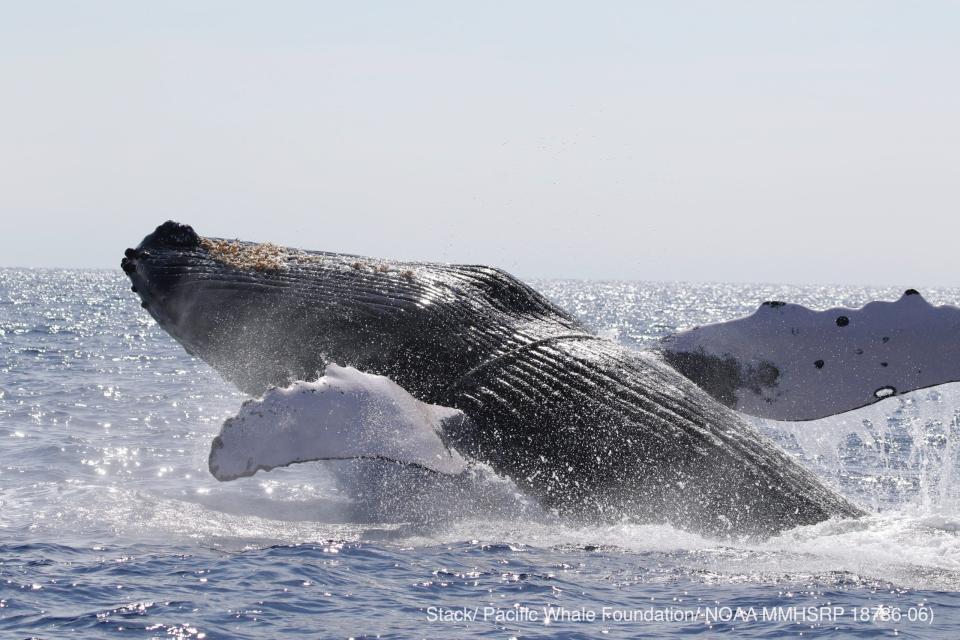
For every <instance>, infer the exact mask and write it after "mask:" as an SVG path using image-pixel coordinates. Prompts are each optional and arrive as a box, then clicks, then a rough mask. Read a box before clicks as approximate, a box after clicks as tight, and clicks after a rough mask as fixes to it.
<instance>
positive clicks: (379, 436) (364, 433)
mask: <svg viewBox="0 0 960 640" xmlns="http://www.w3.org/2000/svg"><path fill="white" fill-rule="evenodd" d="M465 420H466V417H465V416H464V415H463V412H461V411H458V410H457V409H450V408H447V407H441V406H437V405H431V404H426V403H424V402H420V401H419V400H417V399H416V398H414V397H413V396H411V395H410V394H409V393H407V392H406V391H404V390H403V389H402V388H401V387H400V386H399V385H397V384H395V383H394V382H392V381H391V380H390V379H388V378H385V377H383V376H376V375H371V374H367V373H363V372H361V371H357V370H356V369H354V368H352V367H340V366H337V365H335V364H331V365H328V366H327V369H326V372H325V374H324V375H323V376H322V377H321V378H320V379H319V380H316V381H315V382H304V381H297V382H295V383H293V384H292V385H290V386H289V387H285V388H274V389H271V390H270V391H268V392H267V393H266V394H264V396H263V398H261V399H258V400H251V401H249V402H247V403H246V404H244V405H243V407H242V408H241V409H240V412H239V413H238V414H237V415H236V416H234V417H232V418H229V419H227V421H226V422H224V423H223V428H222V429H221V431H220V435H218V436H217V437H216V438H214V440H213V444H212V446H211V448H210V460H209V466H210V473H212V474H213V476H214V477H215V478H217V479H218V480H221V481H226V480H236V479H237V478H243V477H246V476H252V475H253V474H255V473H256V472H257V471H269V470H271V469H275V468H277V467H285V466H288V465H291V464H294V463H298V462H312V461H316V460H349V459H356V458H366V459H379V460H388V461H392V462H397V463H400V464H405V465H412V466H417V467H421V468H424V469H427V470H430V471H434V472H437V473H444V474H459V473H461V472H462V471H463V470H464V469H466V467H467V463H466V461H465V460H464V459H463V458H462V457H461V456H460V454H459V453H457V451H455V450H454V449H451V448H449V447H447V445H446V444H445V443H444V442H443V440H442V436H443V432H444V428H445V427H447V428H462V426H463V425H462V424H461V423H463V422H464V421H465ZM452 423H457V425H456V426H455V427H454V425H452Z"/></svg>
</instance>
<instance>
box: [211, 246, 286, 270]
mask: <svg viewBox="0 0 960 640" xmlns="http://www.w3.org/2000/svg"><path fill="white" fill-rule="evenodd" d="M200 246H202V247H203V248H204V249H206V251H207V253H208V254H210V257H211V258H213V259H214V260H216V261H217V262H221V263H223V264H225V265H227V266H230V267H233V268H234V269H245V270H254V271H281V270H283V269H285V268H286V266H287V258H288V253H287V250H286V249H285V248H283V247H281V246H278V245H275V244H273V243H270V242H265V243H263V244H249V243H245V242H238V241H236V240H211V239H209V238H201V240H200Z"/></svg>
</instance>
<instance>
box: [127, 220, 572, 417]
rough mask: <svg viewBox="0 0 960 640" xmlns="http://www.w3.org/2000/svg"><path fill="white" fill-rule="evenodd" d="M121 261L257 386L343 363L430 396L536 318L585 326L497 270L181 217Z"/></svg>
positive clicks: (217, 357) (168, 324) (178, 322)
mask: <svg viewBox="0 0 960 640" xmlns="http://www.w3.org/2000/svg"><path fill="white" fill-rule="evenodd" d="M121 268H122V269H123V270H124V272H126V274H127V275H128V276H129V278H130V280H131V283H132V289H133V291H135V292H136V293H137V294H138V295H139V296H140V299H141V304H142V306H143V307H144V308H145V309H146V310H147V311H148V312H149V313H150V314H151V315H152V316H153V317H154V319H156V321H157V322H158V323H159V324H160V325H161V326H162V327H163V328H164V329H165V330H166V331H167V332H168V333H170V334H171V335H172V336H173V337H174V338H175V339H176V340H177V341H178V342H180V343H181V344H182V345H183V346H184V347H185V348H186V350H187V351H188V352H189V353H191V354H192V355H196V356H197V357H200V358H202V359H203V360H205V361H206V362H208V363H209V364H211V365H212V366H213V367H214V368H215V369H217V370H218V371H219V372H220V373H221V375H223V376H224V377H225V378H226V379H228V380H230V381H231V382H233V383H235V384H236V385H237V386H238V387H239V388H240V389H241V390H243V391H246V392H248V393H254V394H259V393H262V392H263V391H264V390H266V389H267V388H269V387H270V386H276V385H286V384H289V383H290V382H292V381H293V380H312V379H316V378H317V377H318V376H319V375H321V374H322V372H323V370H324V369H325V368H326V365H327V364H329V363H331V362H336V363H338V364H341V365H349V366H353V367H356V368H357V369H360V370H363V371H367V372H370V373H376V374H380V375H387V376H390V377H391V378H393V379H394V380H396V381H397V382H398V383H400V384H401V385H402V386H403V387H404V388H406V389H407V390H408V391H410V392H411V393H414V394H415V395H418V396H419V397H421V398H422V399H430V398H431V395H430V392H431V391H435V390H436V389H438V388H441V387H443V385H444V381H445V380H449V379H451V378H456V377H457V376H458V375H460V374H462V373H463V372H464V371H466V370H469V368H471V367H473V366H476V365H477V364H479V363H480V362H482V361H484V360H485V359H486V358H489V357H490V355H491V351H492V350H493V351H495V350H498V349H502V348H503V346H504V344H505V343H506V344H509V342H510V341H511V340H514V339H517V340H521V341H523V340H533V339H536V338H537V337H538V336H536V335H532V336H523V335H522V331H518V328H519V329H522V326H523V325H524V324H525V323H526V322H528V321H529V320H531V319H532V318H536V319H537V320H538V322H537V323H536V325H537V326H538V327H541V326H544V323H543V319H544V318H548V319H551V320H552V321H554V322H555V323H557V324H558V325H561V326H560V328H559V329H558V330H563V329H564V328H565V327H567V326H573V325H574V324H575V322H574V321H573V320H572V319H571V318H569V316H567V315H566V314H564V313H563V312H561V311H559V310H557V309H556V308H555V307H554V306H553V305H551V304H550V303H549V302H548V301H546V300H545V299H544V298H542V297H541V296H540V295H539V294H537V293H536V292H534V291H533V290H532V289H530V288H529V287H527V286H526V285H524V284H522V283H520V282H519V281H517V280H515V279H514V278H512V277H511V276H509V275H508V274H506V273H504V272H502V271H499V270H497V269H491V268H489V267H480V266H468V265H445V264H434V263H423V262H398V261H394V260H384V259H377V258H365V257H361V256H355V255H347V254H338V253H329V252H321V251H303V250H299V249H292V248H288V247H281V246H277V245H274V244H269V243H266V244H258V243H252V242H241V241H234V240H224V239H220V238H206V237H203V236H200V235H198V234H197V233H196V232H195V231H194V230H193V228H191V227H190V226H188V225H185V224H180V223H177V222H173V221H168V222H165V223H163V224H162V225H160V226H159V227H157V229H156V230H155V231H153V232H152V233H151V234H149V235H148V236H146V237H145V238H144V239H143V241H142V242H141V243H140V244H139V245H138V246H137V247H136V248H131V249H127V250H126V252H125V256H124V258H123V260H122V262H121ZM517 336H519V337H517ZM418 391H419V393H418Z"/></svg>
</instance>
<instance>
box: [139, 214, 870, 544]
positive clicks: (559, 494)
mask: <svg viewBox="0 0 960 640" xmlns="http://www.w3.org/2000/svg"><path fill="white" fill-rule="evenodd" d="M263 255H267V256H268V258H269V260H267V261H266V262H264V261H263V260H261V257H262V256H263ZM237 256H239V258H238V257H237ZM121 266H122V268H123V270H124V271H125V272H126V273H127V274H128V276H129V277H130V280H131V281H132V283H133V290H134V291H135V292H136V293H138V294H139V296H140V298H141V300H142V305H143V307H144V308H145V309H146V310H147V311H148V312H149V313H150V314H151V315H152V316H153V317H154V318H155V319H156V320H157V322H158V323H159V324H160V325H161V326H162V327H163V328H164V329H165V330H166V331H167V332H169V333H170V334H171V335H172V336H173V337H174V338H175V339H176V340H178V341H179V342H180V343H181V344H182V345H183V346H184V347H185V348H186V349H187V351H189V352H190V353H191V354H194V355H196V356H198V357H200V358H202V359H203V360H205V361H207V362H208V363H209V364H210V365H212V366H213V367H214V368H215V369H216V370H217V371H218V372H220V374H221V375H223V377H224V378H226V379H227V380H230V381H232V382H233V383H235V384H236V385H237V386H238V387H239V388H240V389H242V390H243V391H246V392H248V393H251V394H259V393H262V392H263V391H264V390H266V389H267V388H268V387H269V386H271V385H282V384H286V383H288V382H290V381H292V380H295V379H315V378H316V377H317V376H318V374H319V373H321V372H322V371H323V369H324V367H325V365H326V364H327V363H328V362H336V363H338V364H341V365H349V366H353V367H356V368H357V369H360V370H362V371H366V372H369V373H375V374H380V375H385V376H389V377H390V378H392V379H393V380H394V381H396V382H397V383H398V384H400V385H401V386H402V387H404V388H405V389H406V390H407V391H409V392H410V393H411V394H413V395H414V396H415V397H417V398H418V399H420V400H422V401H425V402H429V403H434V404H442V405H446V406H451V407H456V408H458V409H461V410H463V411H464V412H465V413H466V415H467V416H468V417H469V419H470V420H469V421H465V422H464V423H463V425H462V426H461V428H459V429H455V428H451V429H450V431H449V432H448V433H447V434H446V437H447V438H449V440H450V441H451V442H452V443H453V444H454V445H455V446H456V447H457V448H458V450H460V451H461V452H462V453H464V454H466V455H469V456H472V457H473V458H475V459H477V460H481V461H484V462H487V463H489V464H490V465H491V466H492V467H494V468H495V469H496V470H497V471H499V472H501V473H504V474H507V475H509V476H510V477H511V478H512V479H513V480H514V481H515V482H516V483H517V484H518V485H519V486H520V487H522V488H523V489H524V490H526V491H529V492H531V493H532V494H533V495H535V496H537V497H538V499H539V500H540V501H541V502H542V503H543V504H544V505H545V506H547V507H549V508H552V509H555V510H556V511H558V512H560V513H561V514H565V515H567V516H569V517H575V518H583V519H590V520H601V521H621V520H622V519H624V518H628V519H630V520H631V521H634V522H636V521H640V522H655V523H669V524H671V525H674V526H677V527H681V528H684V529H687V530H693V531H697V532H701V533H705V534H708V535H714V536H736V537H740V536H748V537H765V536H769V535H772V534H776V533H778V532H780V531H783V530H785V529H788V528H792V527H795V526H798V525H805V524H813V523H817V522H820V521H823V520H826V519H828V518H831V517H856V516H859V515H862V514H863V512H862V511H861V509H859V508H858V507H856V506H855V505H853V504H851V503H850V502H848V501H847V500H846V499H844V498H843V497H841V496H839V495H838V494H837V493H835V492H834V491H833V490H831V489H830V488H828V487H827V486H825V485H824V484H823V483H822V482H821V481H820V480H818V479H817V478H816V477H815V476H814V475H813V474H812V473H811V472H809V471H807V470H806V469H804V468H802V467H801V466H800V465H799V464H797V463H796V462H794V461H793V460H792V459H791V458H790V457H789V456H787V455H785V454H784V453H783V452H781V451H780V450H779V449H778V448H777V447H776V446H775V445H774V444H772V443H771V442H770V441H768V440H767V439H765V438H764V437H762V436H761V435H760V434H759V433H757V432H756V430H754V429H753V428H752V427H751V426H749V425H748V424H746V423H745V422H744V421H743V420H742V419H741V418H740V417H739V416H738V415H737V414H735V413H734V412H733V411H731V410H730V409H728V408H727V407H724V406H722V405H721V404H720V403H718V402H717V401H716V400H714V399H712V398H711V397H710V396H709V395H707V393H706V392H704V391H702V390H701V389H700V388H698V387H697V386H696V385H694V384H693V383H692V382H691V381H690V380H688V379H687V378H685V377H683V376H682V375H680V374H679V373H677V372H676V371H675V370H674V369H673V368H671V367H670V366H669V365H668V364H667V363H666V362H664V361H663V359H662V358H661V357H660V356H658V355H656V354H654V353H638V352H635V351H632V350H629V349H627V348H625V347H622V346H620V345H618V344H616V343H614V342H612V341H609V340H605V339H601V338H599V337H597V336H595V335H592V334H591V333H590V332H589V331H588V330H587V329H586V328H585V327H584V326H583V325H581V324H580V323H579V322H578V321H577V320H576V319H574V318H573V317H571V316H570V315H569V314H567V313H566V312H564V311H563V310H561V309H559V308H557V307H556V306H555V305H553V304H552V303H551V302H549V301H548V300H547V299H546V298H544V297H543V296H541V295H540V294H538V293H537V292H536V291H534V290H533V289H531V288H530V287H528V286H527V285H525V284H523V283H521V282H519V281H518V280H516V279H515V278H513V277H511V276H510V275H509V274H507V273H505V272H503V271H500V270H498V269H493V268H490V267H484V266H467V265H448V264H433V263H424V262H404V263H400V262H393V261H387V260H379V259H371V258H361V257H357V256H350V255H343V254H335V253H324V252H307V251H300V250H294V249H281V248H276V247H272V246H265V245H256V244H253V243H234V244H226V243H223V242H222V241H216V240H212V239H204V238H201V237H200V236H198V235H197V234H196V233H195V232H194V231H193V229H192V228H190V227H189V226H186V225H181V224H178V223H175V222H166V223H164V224H163V225H161V226H160V227H158V228H157V229H156V231H154V232H153V233H151V234H150V235H148V236H147V237H146V238H144V240H143V242H141V243H140V245H139V246H138V247H137V248H136V249H128V250H127V252H126V257H125V258H124V259H123V262H122V264H121Z"/></svg>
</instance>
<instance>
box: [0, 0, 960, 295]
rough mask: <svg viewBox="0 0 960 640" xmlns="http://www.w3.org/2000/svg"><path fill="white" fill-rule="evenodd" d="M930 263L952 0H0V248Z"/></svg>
mask: <svg viewBox="0 0 960 640" xmlns="http://www.w3.org/2000/svg"><path fill="white" fill-rule="evenodd" d="M168 218H173V219H177V220H180V221H183V222H188V223H190V224H192V225H194V227H195V228H196V229H197V231H198V232H199V233H201V234H205V235H219V236H227V237H241V238H244V239H252V240H264V241H266V240H270V241H273V242H278V243H284V244H292V245H297V246H302V247H306V248H318V249H327V250H333V251H347V252H353V253H362V254H371V255H384V256H392V257H408V258H418V259H430V260H443V261H452V262H481V263H491V264H496V265H498V266H502V267H505V268H507V269H509V270H510V271H513V272H514V273H516V274H518V275H521V276H525V277H581V278H622V279H644V280H736V281H764V282H798V283H800V282H825V283H864V284H903V285H912V286H924V285H926V286H929V285H960V265H958V256H960V3H958V2H956V1H949V2H934V1H929V0H928V1H925V2H917V3H911V2H895V3H888V2H877V1H869V2H842V1H838V0H831V1H828V2H774V1H757V2H733V1H723V2H719V1H710V2H681V1H670V2H667V1H664V2H640V1H633V2H612V1H606V2H604V1H599V0H598V1H592V2H577V3H573V2H524V1H513V2H488V1H483V2H479V1H474V2H469V3H468V2H452V1H440V2H411V1H409V0H404V1H402V2H399V1H391V2H344V1H338V2H330V3H326V2H280V1H278V2H239V1H236V0H230V1H225V2H208V1H203V0H190V1H187V2H173V1H169V0H165V1H164V2H147V1H145V0H144V1H139V2H135V1H132V0H123V1H119V2H97V1H91V0H85V1H76V2H66V1H64V2H45V1H41V0H30V1H29V2H13V1H7V2H3V3H2V4H0V265H5V266H83V267H117V265H118V264H119V261H120V258H121V256H122V252H123V249H124V248H125V247H127V246H131V245H135V244H136V243H137V242H139V240H140V239H141V238H142V237H143V236H144V235H145V234H146V233H148V232H149V231H151V230H152V229H153V228H154V227H155V226H156V225H157V224H159V223H160V222H162V221H164V220H166V219H168Z"/></svg>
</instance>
